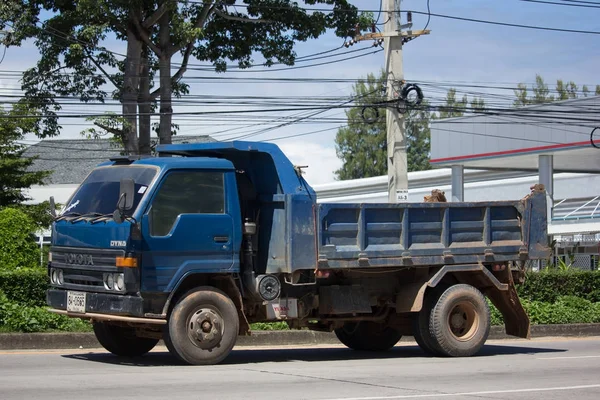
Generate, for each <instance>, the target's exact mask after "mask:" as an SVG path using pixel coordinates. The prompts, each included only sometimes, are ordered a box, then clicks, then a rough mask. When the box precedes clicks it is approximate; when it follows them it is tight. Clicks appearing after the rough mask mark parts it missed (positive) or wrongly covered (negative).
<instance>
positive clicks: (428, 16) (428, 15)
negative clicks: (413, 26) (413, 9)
mask: <svg viewBox="0 0 600 400" xmlns="http://www.w3.org/2000/svg"><path fill="white" fill-rule="evenodd" d="M430 21H431V8H429V0H427V23H426V24H425V28H423V30H426V29H427V27H428V26H429V22H430Z"/></svg>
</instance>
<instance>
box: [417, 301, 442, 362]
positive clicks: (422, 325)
mask: <svg viewBox="0 0 600 400" xmlns="http://www.w3.org/2000/svg"><path fill="white" fill-rule="evenodd" d="M438 297H439V293H438V292H437V291H435V290H433V291H428V292H427V293H426V295H425V299H424V300H423V308H422V309H421V311H420V312H419V313H417V314H415V315H414V316H413V320H412V331H413V337H414V338H415V341H416V342H417V344H418V345H419V347H420V348H421V350H423V351H424V352H425V353H427V354H429V355H432V356H439V355H441V353H440V350H439V349H438V348H437V346H436V342H435V340H433V337H432V336H431V333H430V332H429V318H430V316H431V309H432V307H433V305H434V303H435V301H437V299H438Z"/></svg>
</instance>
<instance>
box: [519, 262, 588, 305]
mask: <svg viewBox="0 0 600 400" xmlns="http://www.w3.org/2000/svg"><path fill="white" fill-rule="evenodd" d="M517 291H518V292H519V296H520V297H521V298H522V299H526V300H529V301H540V302H545V303H554V302H555V301H557V299H558V297H559V296H574V297H580V298H582V299H585V300H589V301H591V302H594V303H596V302H600V272H598V271H578V270H568V271H560V270H558V271H557V270H553V271H544V272H532V273H529V274H527V277H526V278H525V282H524V283H523V284H521V285H519V286H517Z"/></svg>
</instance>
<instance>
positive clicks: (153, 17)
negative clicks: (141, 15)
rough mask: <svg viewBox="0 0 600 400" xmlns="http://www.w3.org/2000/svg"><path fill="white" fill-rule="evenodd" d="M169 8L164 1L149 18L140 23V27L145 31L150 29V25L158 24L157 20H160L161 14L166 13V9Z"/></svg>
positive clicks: (167, 2)
mask: <svg viewBox="0 0 600 400" xmlns="http://www.w3.org/2000/svg"><path fill="white" fill-rule="evenodd" d="M168 8H169V1H165V2H164V3H162V4H161V6H160V7H158V9H157V10H156V11H154V13H153V14H152V15H151V16H149V17H148V18H146V20H145V21H144V22H142V26H143V27H144V28H146V29H148V28H150V27H151V26H152V25H154V24H156V23H157V22H158V20H159V19H160V17H162V16H163V14H164V13H165V12H166V11H167V9H168Z"/></svg>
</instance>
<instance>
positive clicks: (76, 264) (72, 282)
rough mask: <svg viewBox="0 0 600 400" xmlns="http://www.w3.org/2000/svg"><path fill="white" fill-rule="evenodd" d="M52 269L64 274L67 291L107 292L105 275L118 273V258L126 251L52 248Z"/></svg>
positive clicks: (63, 286) (64, 286)
mask: <svg viewBox="0 0 600 400" xmlns="http://www.w3.org/2000/svg"><path fill="white" fill-rule="evenodd" d="M50 251H51V252H52V268H60V269H62V270H63V273H64V285H61V286H60V287H62V288H65V289H77V290H89V291H94V292H103V291H107V290H106V289H105V288H104V280H103V273H105V272H115V271H117V266H116V260H115V259H116V257H123V256H124V255H125V251H124V250H114V249H88V248H85V249H82V248H76V247H52V249H51V250H50Z"/></svg>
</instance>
